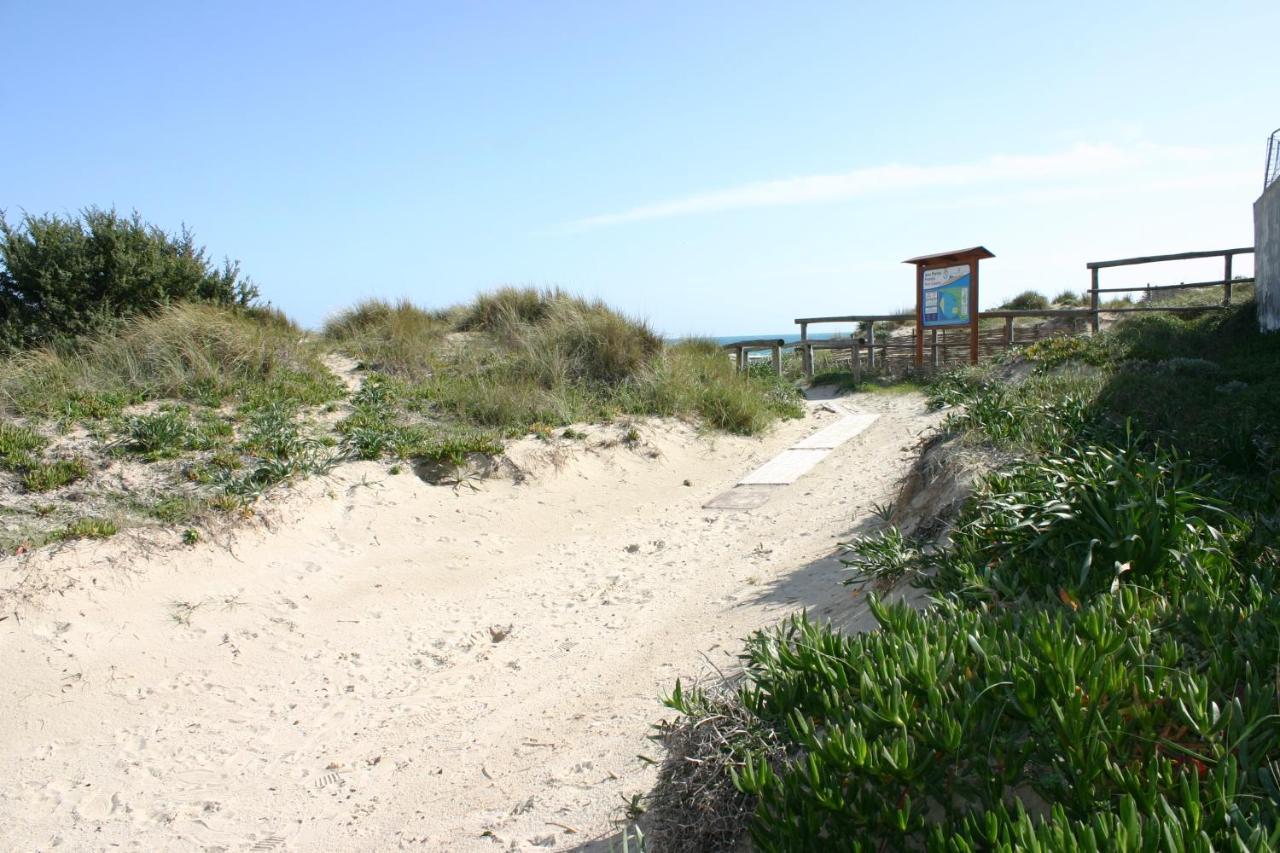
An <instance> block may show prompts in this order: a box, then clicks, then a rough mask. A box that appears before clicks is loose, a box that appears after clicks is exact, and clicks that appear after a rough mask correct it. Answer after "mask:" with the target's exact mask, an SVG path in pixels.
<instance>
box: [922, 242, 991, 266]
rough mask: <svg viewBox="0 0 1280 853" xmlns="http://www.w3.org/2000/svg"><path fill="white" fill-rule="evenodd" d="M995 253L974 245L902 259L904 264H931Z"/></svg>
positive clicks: (985, 256) (989, 255) (984, 256)
mask: <svg viewBox="0 0 1280 853" xmlns="http://www.w3.org/2000/svg"><path fill="white" fill-rule="evenodd" d="M994 257H995V255H994V254H992V253H991V252H989V251H987V247H986V246H974V247H973V248H972V249H955V250H954V251H951V252H938V254H936V255H921V256H920V257H918V258H908V259H907V260H905V261H903V263H904V264H931V263H933V262H935V261H959V260H962V259H965V260H967V259H968V258H979V259H981V258H994Z"/></svg>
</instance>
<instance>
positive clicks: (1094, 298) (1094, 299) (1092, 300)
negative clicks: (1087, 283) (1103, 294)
mask: <svg viewBox="0 0 1280 853" xmlns="http://www.w3.org/2000/svg"><path fill="white" fill-rule="evenodd" d="M1090 272H1091V273H1093V276H1092V278H1093V287H1091V288H1090V289H1089V308H1090V310H1092V311H1093V316H1092V318H1091V320H1092V328H1093V333H1094V334H1095V335H1096V334H1098V268H1097V267H1094V268H1093V269H1092V270H1090Z"/></svg>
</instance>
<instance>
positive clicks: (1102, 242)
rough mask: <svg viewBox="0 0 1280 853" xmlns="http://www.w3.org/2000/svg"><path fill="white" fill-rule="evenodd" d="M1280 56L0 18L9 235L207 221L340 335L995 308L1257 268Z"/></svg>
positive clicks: (1161, 16) (629, 33) (356, 12)
mask: <svg viewBox="0 0 1280 853" xmlns="http://www.w3.org/2000/svg"><path fill="white" fill-rule="evenodd" d="M1278 32H1280V3H1275V2H1274V0H1270V2H1230V0H1227V2H1219V3H1215V4H1213V5H1212V6H1207V5H1206V4H1204V3H1199V2H1197V3H1191V2H1161V3H1145V2H1129V3H1120V4H1117V3H1113V2H1110V3H1091V2H1077V3H1071V4H1041V3H1026V2H1023V3H1008V4H977V3H974V4H957V3H923V2H921V3H910V4H887V3H885V4H860V3H831V4H820V3H812V4H805V3H785V4H784V3H773V4H761V3H751V2H733V3H689V2H684V3H658V2H650V3H643V4H641V3H598V2H596V3H585V2H584V3H509V4H499V3H483V2H474V3H404V4H396V3H363V4H346V5H336V4H335V5H326V4H322V3H288V2H273V3H248V2H245V3H237V2H226V3H216V4H213V3H210V4H195V3H183V2H172V0H170V2H164V3H154V4H148V3H114V4H103V3H71V2H47V3H45V2H41V3H17V2H13V0H0V33H2V34H3V36H2V38H3V42H4V44H5V50H4V51H3V58H2V59H0V62H3V65H4V74H3V75H0V104H2V105H3V115H4V118H5V121H4V123H5V131H4V133H3V134H0V155H2V156H0V164H2V165H0V208H4V209H5V210H6V211H7V213H8V216H9V218H10V219H13V218H14V217H15V216H16V215H19V214H20V212H21V211H23V210H26V211H30V212H33V213H42V212H75V211H77V210H79V209H81V208H83V207H85V206H87V205H98V206H104V207H105V206H115V207H117V208H120V209H123V210H129V209H137V210H138V211H139V212H140V213H141V214H142V215H143V216H144V218H146V219H148V220H149V221H152V222H155V223H157V224H159V225H162V226H164V227H166V228H177V227H178V226H179V225H181V224H182V223H186V224H188V225H189V226H191V227H192V228H193V229H194V230H195V232H196V235H197V237H198V239H199V240H200V241H201V242H202V243H204V244H205V245H206V246H207V247H208V248H209V250H210V252H211V253H212V254H214V255H215V256H217V257H221V256H223V255H226V256H230V257H232V258H238V259H240V260H241V262H242V263H243V266H244V269H245V271H246V272H248V273H249V275H251V276H252V277H253V278H254V279H255V280H256V281H257V282H258V283H259V284H260V286H261V287H262V290H263V293H264V295H265V296H266V297H268V298H269V299H270V300H271V301H272V302H273V303H275V304H277V305H279V306H281V307H282V308H284V309H285V310H286V311H288V312H289V313H290V314H292V315H294V316H295V317H297V318H298V319H299V320H301V321H302V322H304V323H307V324H310V325H314V324H317V323H319V322H321V321H322V320H323V318H324V317H325V316H326V315H328V314H329V313H330V312H332V311H334V310H336V309H338V308H341V307H343V306H346V305H349V304H351V303H352V302H354V301H356V300H358V299H360V298H363V297H367V296H383V297H400V296H407V297H409V298H412V299H413V300H415V301H417V302H420V303H422V304H424V305H430V306H437V305H446V304H452V303H456V302H460V301H465V300H467V299H469V298H470V297H471V296H472V295H473V294H474V293H475V292H477V291H479V290H483V289H487V288H491V287H495V286H498V285H502V284H536V285H559V286H561V287H564V288H566V289H569V290H572V291H576V292H580V293H584V294H587V295H591V296H600V297H603V298H604V299H606V300H607V301H609V302H610V303H612V304H614V305H616V306H618V307H620V308H622V309H624V310H626V311H628V312H630V313H632V314H635V315H639V316H643V317H647V318H648V319H649V320H650V321H651V322H652V323H653V324H654V325H655V326H656V327H658V328H659V329H661V330H662V331H664V332H666V333H668V334H672V335H677V334H683V333H706V334H737V333H743V334H746V333H764V332H769V333H772V332H785V331H790V330H791V329H792V325H791V320H792V319H793V318H794V317H798V316H804V315H824V314H843V313H856V312H866V311H885V310H891V309H896V308H899V307H902V306H906V305H909V304H911V301H912V299H913V286H914V279H913V275H912V272H911V269H910V268H909V267H905V266H902V265H901V263H900V262H901V261H902V260H903V259H904V258H907V257H911V256H914V255H918V254H924V253H928V252H933V251H940V250H945V249H951V248H956V247H961V246H969V245H974V244H979V243H980V244H984V245H986V246H987V247H988V248H990V249H991V250H992V251H993V252H995V254H996V258H995V259H993V260H991V261H987V262H985V264H984V266H983V278H982V281H983V293H982V299H981V301H982V305H983V307H984V308H986V307H991V306H993V305H994V304H996V303H998V302H999V301H1001V300H1002V299H1003V298H1005V297H1007V296H1008V295H1011V294H1013V293H1015V292H1017V291H1019V290H1022V289H1024V288H1026V287H1037V288H1039V289H1042V290H1046V291H1053V292H1057V291H1058V290H1061V289H1063V288H1067V287H1070V288H1074V289H1083V288H1084V287H1085V286H1086V284H1087V280H1088V279H1087V274H1086V271H1085V268H1084V264H1085V262H1086V261H1089V260H1097V259H1105V258H1112V257H1125V256H1129V255H1135V254H1150V253H1160V252H1175V251H1186V250H1192V249H1213V248H1222V247H1227V246H1243V245H1249V244H1250V243H1251V242H1252V219H1251V215H1252V214H1251V204H1252V202H1253V200H1254V198H1255V197H1256V196H1257V194H1258V192H1259V191H1260V189H1261V183H1262V169H1263V145H1264V142H1265V139H1266V136H1267V135H1268V134H1269V133H1270V132H1271V131H1272V130H1273V129H1274V128H1275V127H1276V126H1277V125H1280V105H1278V102H1277V99H1276V92H1275V85H1276V81H1277V80H1280V53H1278V52H1277V51H1276V50H1275V39H1276V33H1278ZM1242 271H1243V272H1248V266H1247V264H1245V265H1244V269H1243V270H1242ZM1214 272H1216V269H1209V270H1207V271H1206V270H1204V269H1199V268H1197V267H1196V266H1195V265H1185V266H1181V267H1171V268H1168V269H1164V270H1161V269H1158V268H1146V269H1141V270H1138V271H1135V272H1132V273H1128V274H1127V275H1129V276H1131V277H1133V276H1136V278H1133V279H1132V280H1135V281H1145V280H1147V279H1150V280H1152V281H1166V280H1196V277H1197V276H1198V275H1204V274H1206V273H1207V277H1212V275H1213V273H1214ZM1125 275H1126V274H1125V273H1120V274H1117V276H1116V278H1115V279H1113V281H1115V282H1119V281H1122V280H1124V277H1125Z"/></svg>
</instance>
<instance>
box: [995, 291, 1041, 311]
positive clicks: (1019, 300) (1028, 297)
mask: <svg viewBox="0 0 1280 853" xmlns="http://www.w3.org/2000/svg"><path fill="white" fill-rule="evenodd" d="M1000 307H1001V308H1003V309H1005V310H1006V311H1040V310H1043V309H1045V308H1048V307H1049V298H1048V297H1047V296H1045V295H1044V294H1043V293H1040V292H1038V291H1035V290H1024V291H1022V292H1021V293H1019V294H1018V295H1017V296H1015V297H1013V298H1012V299H1010V300H1009V301H1008V302H1006V303H1004V304H1003V305H1001V306H1000Z"/></svg>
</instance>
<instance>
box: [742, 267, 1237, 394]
mask: <svg viewBox="0 0 1280 853" xmlns="http://www.w3.org/2000/svg"><path fill="white" fill-rule="evenodd" d="M1252 253H1253V247H1252V246H1247V247H1243V248H1239V249H1217V250H1214V251H1208V252H1180V253H1177V254H1173V255H1150V256H1147V257H1141V258H1121V259H1119V260H1112V261H1091V262H1089V263H1088V264H1086V265H1085V266H1086V268H1087V269H1088V270H1089V273H1090V287H1089V290H1088V296H1089V307H1088V308H1046V309H1043V310H1026V311H1015V310H999V311H981V312H979V313H978V320H979V323H980V324H982V321H991V320H1003V321H1004V322H1003V323H1002V324H998V325H997V324H994V323H990V322H988V323H986V324H985V325H986V328H980V329H979V332H978V357H979V359H981V358H982V357H984V356H990V355H991V354H993V353H996V352H1000V351H1002V350H1008V349H1010V348H1012V347H1015V346H1019V345H1022V344H1029V343H1034V342H1035V341H1037V340H1041V339H1042V338H1046V337H1051V336H1054V335H1063V334H1082V333H1083V332H1085V331H1086V330H1089V331H1092V332H1093V333H1097V332H1098V330H1099V328H1100V326H1101V317H1102V315H1103V314H1124V313H1131V312H1147V311H1168V312H1183V313H1193V312H1203V311H1212V310H1216V309H1223V308H1228V307H1230V306H1231V297H1232V287H1233V286H1235V285H1239V284H1252V283H1253V281H1254V280H1253V279H1252V278H1233V277H1232V264H1233V260H1234V258H1235V257H1236V255H1244V254H1252ZM1199 258H1222V262H1223V274H1222V278H1221V279H1216V280H1213V281H1193V282H1183V283H1179V284H1163V285H1151V284H1144V285H1136V286H1132V287H1101V286H1100V282H1099V279H1100V275H1099V271H1100V270H1104V269H1109V268H1112V267H1124V266H1134V265H1138V264H1154V263H1162V262H1165V261H1186V260H1194V259H1199ZM1212 287H1220V288H1222V290H1223V297H1222V301H1221V302H1220V303H1218V304H1214V305H1161V304H1159V303H1158V301H1155V299H1154V298H1153V295H1158V294H1159V293H1161V292H1166V291H1177V290H1191V289H1195V288H1212ZM1103 293H1142V294H1144V296H1145V297H1146V298H1145V300H1143V302H1142V303H1140V304H1137V305H1122V306H1107V305H1104V304H1103V301H1102V298H1101V294H1103ZM1022 318H1028V319H1037V318H1039V319H1043V320H1045V321H1047V322H1042V323H1036V324H1034V325H1031V326H1022V327H1019V326H1017V325H1016V324H1015V321H1016V320H1018V319H1022ZM795 322H796V324H797V325H798V326H799V327H800V340H799V341H797V342H795V343H791V344H787V343H784V342H783V340H782V339H781V338H777V339H773V338H770V339H765V340H750V341H735V342H733V343H730V344H725V348H726V349H728V350H732V351H734V352H735V353H736V361H737V365H738V369H739V370H745V369H746V366H747V363H748V359H749V355H748V354H749V353H750V352H751V351H753V350H760V349H768V350H769V351H770V355H771V359H772V365H773V368H774V370H776V371H778V372H779V373H781V372H782V351H783V350H784V349H787V348H794V349H795V350H796V351H797V352H799V354H800V358H801V363H802V365H803V367H804V373H805V375H806V376H809V377H812V376H813V372H814V353H815V352H817V351H823V350H831V351H834V352H836V353H839V354H840V355H839V356H838V357H837V358H836V359H834V361H835V362H836V363H837V364H843V363H845V361H846V359H847V362H848V364H849V368H850V370H851V371H852V372H853V374H854V376H855V377H857V378H861V375H862V361H863V353H865V354H866V363H867V367H868V368H870V369H875V368H877V367H880V368H883V369H888V370H891V371H892V370H893V369H895V368H897V367H899V366H901V367H903V368H904V369H905V368H909V367H913V366H914V365H915V347H916V337H915V336H916V331H915V329H914V326H915V322H916V316H915V314H848V315H843V316H839V317H798V318H796V320H795ZM824 323H844V324H848V323H857V324H858V325H859V326H861V328H862V331H861V332H860V333H859V334H860V336H852V337H849V338H832V339H824V340H815V339H813V338H810V337H809V327H810V326H816V325H821V324H824ZM876 323H896V324H902V325H907V324H910V325H911V326H912V327H913V328H912V329H911V331H910V332H909V333H908V334H895V335H889V336H886V335H884V334H883V333H882V334H881V335H880V338H879V340H877V338H876V328H875V324H876ZM925 335H926V337H925V341H924V344H925V351H926V353H928V355H927V357H926V366H928V367H933V368H936V367H940V366H944V365H950V364H957V363H963V362H967V361H968V360H969V329H968V327H955V328H947V329H932V330H928V331H926V332H925Z"/></svg>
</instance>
